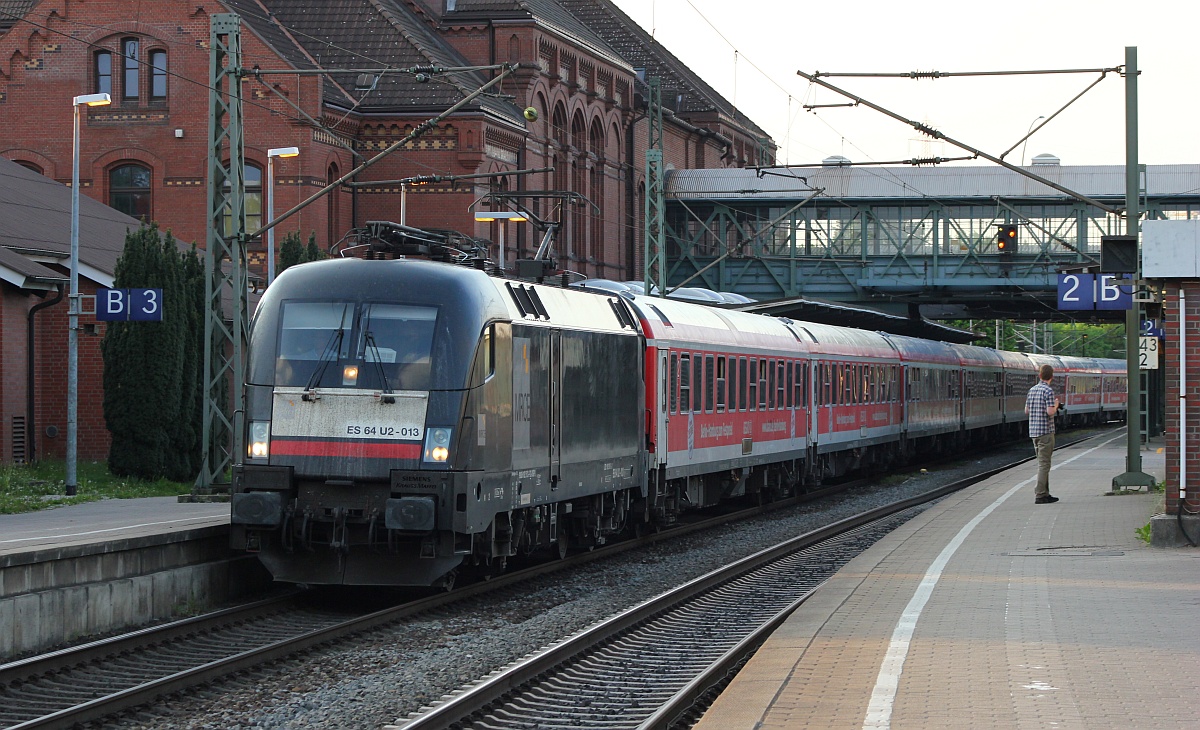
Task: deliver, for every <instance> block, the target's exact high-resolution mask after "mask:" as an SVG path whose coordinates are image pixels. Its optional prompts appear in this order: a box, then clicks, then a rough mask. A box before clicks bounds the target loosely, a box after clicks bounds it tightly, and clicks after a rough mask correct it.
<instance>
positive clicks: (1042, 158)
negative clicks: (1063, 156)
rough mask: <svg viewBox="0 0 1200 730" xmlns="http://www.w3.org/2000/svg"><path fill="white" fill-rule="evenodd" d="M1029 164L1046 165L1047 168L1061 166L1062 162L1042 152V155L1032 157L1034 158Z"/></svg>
mask: <svg viewBox="0 0 1200 730" xmlns="http://www.w3.org/2000/svg"><path fill="white" fill-rule="evenodd" d="M1030 164H1033V165H1047V166H1049V165H1061V164H1062V160H1060V159H1058V158H1057V157H1055V156H1054V155H1052V154H1050V153H1049V152H1043V153H1042V154H1040V155H1035V156H1034V158H1033V159H1032V160H1031V161H1030Z"/></svg>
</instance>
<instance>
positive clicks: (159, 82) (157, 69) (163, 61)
mask: <svg viewBox="0 0 1200 730" xmlns="http://www.w3.org/2000/svg"><path fill="white" fill-rule="evenodd" d="M150 98H151V99H153V100H155V101H162V100H163V99H166V98H167V52H166V51H162V50H156V51H150Z"/></svg>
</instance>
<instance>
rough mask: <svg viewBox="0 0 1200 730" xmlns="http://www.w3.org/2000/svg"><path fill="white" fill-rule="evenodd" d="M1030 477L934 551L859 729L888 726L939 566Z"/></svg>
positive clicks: (894, 635) (902, 617) (899, 624)
mask: <svg viewBox="0 0 1200 730" xmlns="http://www.w3.org/2000/svg"><path fill="white" fill-rule="evenodd" d="M1118 438H1124V436H1115V437H1113V438H1111V439H1109V440H1108V441H1105V442H1104V443H1102V444H1100V445H1098V446H1094V447H1092V448H1090V449H1088V450H1087V451H1084V452H1081V453H1079V454H1076V455H1075V456H1072V457H1071V458H1070V459H1067V460H1065V461H1063V462H1062V463H1061V464H1055V465H1054V466H1052V467H1051V469H1057V468H1058V467H1060V466H1066V465H1067V464H1070V463H1071V462H1072V461H1075V460H1076V459H1080V458H1083V457H1084V456H1087V455H1088V454H1090V453H1092V452H1093V451H1096V450H1097V449H1102V448H1104V447H1105V446H1108V445H1109V444H1110V443H1112V442H1113V441H1116V440H1117V439H1118ZM1034 479H1036V476H1033V477H1030V478H1028V479H1026V480H1024V481H1022V482H1020V483H1018V484H1017V485H1015V486H1014V487H1013V488H1011V489H1009V490H1008V491H1007V492H1005V493H1004V494H1002V495H1000V497H999V498H998V499H996V501H995V502H992V503H991V504H989V505H988V506H987V507H985V508H984V509H983V511H982V512H980V513H979V514H978V515H976V516H975V518H974V519H972V520H971V521H970V522H968V523H967V524H966V525H964V526H963V528H962V529H961V530H959V531H958V534H957V535H955V536H954V539H953V540H951V541H950V542H949V544H947V545H946V547H944V548H942V552H941V553H939V554H938V556H937V558H936V559H935V560H934V561H933V563H932V564H931V565H930V566H929V570H928V571H926V572H925V577H924V578H922V579H921V584H920V585H919V586H917V590H916V593H914V594H913V597H912V599H911V600H910V601H909V602H908V605H907V606H905V607H904V613H902V614H900V620H899V621H898V622H896V629H895V630H894V631H893V632H892V641H891V643H890V644H888V650H887V654H886V655H884V658H883V664H881V665H880V667H879V677H878V678H876V680H875V689H873V690H872V691H871V702H870V704H869V705H867V717H866V719H865V720H864V721H863V730H887V729H888V728H891V726H892V706H893V704H894V703H895V700H896V689H897V688H898V687H899V686H900V673H901V672H902V671H903V670H904V661H905V660H906V659H907V658H908V645H909V643H910V642H911V641H912V636H913V633H914V632H915V631H916V629H917V621H918V620H920V618H921V611H923V610H924V609H925V604H926V603H927V602H928V601H929V597H930V596H931V595H932V594H933V589H934V588H935V587H936V586H937V583H938V581H939V580H940V579H941V577H942V570H943V569H945V567H946V564H947V563H949V562H950V558H952V557H953V556H954V553H955V552H957V551H958V548H959V547H961V546H962V544H963V543H964V542H965V541H966V539H967V536H968V535H970V534H971V532H972V531H973V530H974V529H975V528H976V527H978V526H979V523H980V522H983V520H984V519H985V518H986V517H987V516H988V515H990V514H991V513H992V512H993V511H995V509H996V508H997V507H999V506H1000V505H1002V504H1004V501H1005V500H1006V499H1008V498H1009V497H1011V496H1013V495H1014V494H1016V493H1017V490H1019V489H1020V488H1021V487H1024V486H1025V485H1027V484H1029V483H1030V482H1032V481H1034Z"/></svg>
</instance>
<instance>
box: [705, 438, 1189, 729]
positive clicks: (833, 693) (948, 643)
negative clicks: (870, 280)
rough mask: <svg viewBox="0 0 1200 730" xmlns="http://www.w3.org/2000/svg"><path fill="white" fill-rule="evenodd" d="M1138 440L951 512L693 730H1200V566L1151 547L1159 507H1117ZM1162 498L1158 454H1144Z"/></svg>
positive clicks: (836, 582)
mask: <svg viewBox="0 0 1200 730" xmlns="http://www.w3.org/2000/svg"><path fill="white" fill-rule="evenodd" d="M1125 456H1126V435H1125V431H1124V430H1121V431H1120V432H1115V433H1110V434H1105V435H1103V436H1100V437H1097V438H1094V439H1091V440H1089V441H1086V442H1083V443H1081V444H1077V445H1074V446H1071V447H1067V448H1063V449H1060V450H1058V451H1056V452H1055V454H1054V464H1053V471H1052V472H1051V477H1050V491H1051V493H1052V494H1053V495H1055V496H1057V497H1059V498H1060V500H1061V501H1059V502H1057V503H1054V504H1041V505H1035V504H1034V501H1033V488H1034V481H1035V479H1036V475H1037V464H1036V462H1035V461H1029V462H1027V463H1025V464H1023V465H1021V466H1019V467H1016V468H1014V469H1011V470H1009V471H1007V472H1004V473H1003V474H1000V475H998V476H995V477H992V478H991V479H988V480H986V481H984V482H982V483H980V484H977V485H975V486H973V487H970V488H968V489H965V490H963V491H961V492H958V493H956V494H954V495H951V496H949V497H947V498H945V499H943V500H942V501H941V502H939V503H938V504H936V505H934V506H933V507H931V508H930V509H928V510H926V511H925V512H923V513H922V514H920V515H918V516H917V517H915V518H913V519H912V520H910V521H909V522H908V523H906V524H905V525H903V526H902V527H900V528H898V529H897V530H895V531H894V532H893V533H891V534H890V535H888V536H887V537H885V538H884V539H883V540H881V541H880V542H879V543H877V544H876V545H874V546H873V547H872V548H870V549H869V550H867V551H866V552H864V553H863V554H862V555H860V556H858V557H857V558H855V559H854V560H852V561H851V562H849V563H848V564H846V566H845V567H843V568H842V570H841V571H839V572H838V573H837V574H836V575H835V576H834V577H833V578H832V579H831V580H830V581H828V582H827V583H826V584H825V585H824V586H822V587H821V588H820V589H818V590H817V591H816V593H815V594H814V595H813V596H812V597H811V598H810V599H809V600H808V601H807V602H806V603H804V604H803V605H801V606H800V608H798V609H797V610H796V611H795V612H794V613H793V614H792V615H791V616H790V617H789V618H788V620H787V621H786V623H784V624H783V625H781V626H780V627H779V629H777V630H776V632H775V633H774V634H773V635H772V636H771V638H770V639H768V641H767V642H766V643H765V644H764V645H763V646H762V647H761V648H760V649H759V651H758V652H757V653H756V654H755V656H754V657H753V658H752V659H751V660H750V661H749V662H748V663H747V664H746V666H745V667H744V668H743V669H742V671H741V672H740V673H739V674H738V675H737V677H736V678H735V679H734V680H733V681H732V682H731V683H730V685H729V686H728V687H727V688H726V689H725V691H724V692H723V693H722V694H721V695H720V697H719V698H718V699H717V701H716V702H715V703H714V704H713V706H712V707H711V708H710V709H709V710H708V712H707V713H706V714H705V715H704V717H703V718H702V719H701V721H700V722H699V723H698V724H697V725H696V726H695V727H696V728H699V729H700V730H718V729H719V730H731V729H740V728H746V729H750V728H755V729H765V728H864V729H868V728H870V729H875V728H914V729H916V728H964V727H970V728H1006V729H1008V728H1055V729H1056V730H1062V729H1066V728H1088V729H1089V730H1094V729H1095V728H1123V729H1124V728H1197V727H1200V678H1198V677H1197V675H1196V671H1195V668H1196V666H1198V665H1200V549H1196V548H1170V549H1168V548H1155V547H1151V546H1150V545H1148V544H1147V543H1146V542H1144V541H1143V540H1142V539H1140V538H1139V536H1138V534H1137V531H1138V530H1139V529H1140V528H1143V527H1145V526H1146V525H1147V523H1148V522H1149V520H1150V518H1151V516H1152V514H1153V513H1154V512H1155V511H1156V510H1157V509H1160V504H1161V499H1162V495H1161V493H1147V492H1146V491H1145V490H1143V491H1141V492H1135V493H1125V494H1112V495H1106V493H1108V492H1109V491H1110V489H1111V484H1112V478H1113V476H1115V475H1117V474H1120V473H1122V472H1124V471H1125ZM1142 459H1143V471H1145V472H1147V473H1150V474H1152V475H1154V476H1155V477H1156V478H1157V479H1158V480H1159V481H1160V482H1161V481H1162V479H1163V476H1164V473H1165V464H1164V456H1163V453H1162V450H1161V449H1159V448H1155V444H1154V443H1152V444H1151V446H1150V448H1143V450H1142Z"/></svg>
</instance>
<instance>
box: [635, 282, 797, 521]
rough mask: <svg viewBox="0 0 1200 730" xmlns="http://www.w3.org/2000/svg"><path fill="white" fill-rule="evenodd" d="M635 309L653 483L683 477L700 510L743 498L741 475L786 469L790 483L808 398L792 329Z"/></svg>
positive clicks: (720, 314)
mask: <svg viewBox="0 0 1200 730" xmlns="http://www.w3.org/2000/svg"><path fill="white" fill-rule="evenodd" d="M633 304H634V307H635V309H636V310H637V312H638V316H639V319H640V321H641V326H642V330H643V333H644V334H645V337H646V372H647V380H648V384H647V388H646V399H647V402H646V412H647V425H648V426H649V427H650V428H649V438H650V442H651V445H652V453H651V454H650V457H651V463H652V466H653V467H654V468H655V469H656V470H657V471H658V472H659V474H660V479H661V480H672V479H679V478H688V487H687V494H688V499H689V501H691V502H692V505H693V506H702V505H706V504H713V503H715V502H717V501H719V500H720V499H721V498H723V497H728V496H736V495H737V494H740V493H743V492H744V491H745V490H746V487H747V485H746V484H745V482H744V481H743V479H742V477H741V470H742V469H744V468H745V467H751V466H756V465H759V464H768V463H775V462H789V461H794V462H795V463H794V464H793V465H792V468H793V469H794V470H795V471H796V475H797V477H798V476H799V469H800V467H801V465H802V462H803V460H804V457H805V453H806V451H807V448H808V433H807V428H806V424H807V422H808V404H809V398H808V378H807V368H806V367H805V363H806V362H807V347H806V343H805V342H804V340H803V339H802V338H801V335H800V333H799V332H798V331H797V328H796V325H793V324H792V323H791V322H790V321H789V320H784V319H774V318H771V317H762V316H759V315H753V314H746V313H743V312H735V311H729V310H718V309H713V308H710V307H703V306H698V305H694V304H689V303H686V302H680V301H675V300H671V299H660V298H659V299H653V298H646V297H635V298H634V300H633ZM650 382H653V383H654V386H653V387H650ZM714 473H715V474H718V475H720V477H719V478H717V479H713V478H702V475H712V474H714Z"/></svg>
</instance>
